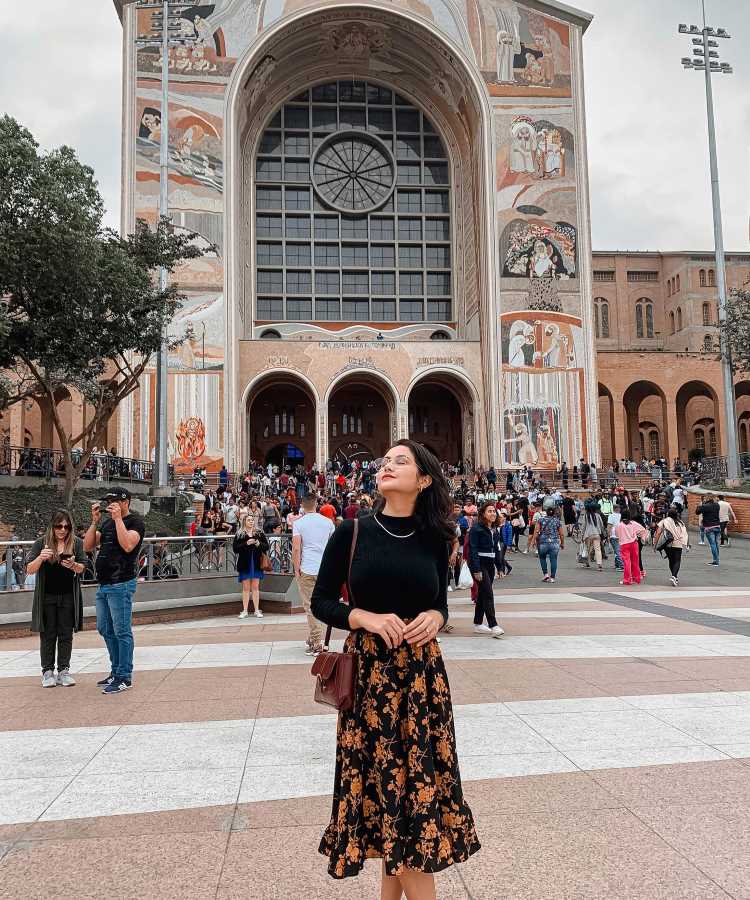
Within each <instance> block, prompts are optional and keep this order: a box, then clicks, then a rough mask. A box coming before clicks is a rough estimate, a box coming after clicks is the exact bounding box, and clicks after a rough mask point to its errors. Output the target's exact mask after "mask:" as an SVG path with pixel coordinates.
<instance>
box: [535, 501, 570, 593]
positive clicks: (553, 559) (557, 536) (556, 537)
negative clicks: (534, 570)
mask: <svg viewBox="0 0 750 900" xmlns="http://www.w3.org/2000/svg"><path fill="white" fill-rule="evenodd" d="M556 513H557V507H556V506H548V507H547V511H546V514H545V513H542V515H541V516H540V517H539V518H538V519H537V521H536V525H535V526H534V531H533V533H532V535H531V540H530V543H531V545H532V546H534V547H536V548H537V550H538V552H539V565H540V566H541V568H542V574H543V575H544V577H543V578H542V581H547V582H549V583H550V584H554V583H555V577H556V576H557V557H558V555H559V553H560V551H561V550H563V549H564V548H565V531H564V530H563V527H562V524H561V522H560V519H559V518H558V516H557V515H556ZM548 559H549V573H548V572H547V560H548Z"/></svg>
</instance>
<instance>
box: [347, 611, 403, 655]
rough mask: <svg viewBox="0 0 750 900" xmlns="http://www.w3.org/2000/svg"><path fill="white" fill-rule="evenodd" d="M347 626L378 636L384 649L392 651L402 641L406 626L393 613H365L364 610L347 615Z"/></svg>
mask: <svg viewBox="0 0 750 900" xmlns="http://www.w3.org/2000/svg"><path fill="white" fill-rule="evenodd" d="M349 625H350V626H351V627H352V628H363V629H364V630H365V631H369V632H370V634H378V635H380V637H381V638H383V640H384V641H385V645H386V647H388V649H389V650H392V649H393V648H394V647H398V645H399V644H400V643H401V641H403V639H404V631H405V629H406V625H405V624H404V621H403V619H400V618H399V617H398V616H397V615H396V614H395V613H386V614H385V615H381V614H380V613H372V612H367V611H366V610H364V609H354V610H352V611H351V613H350V614H349Z"/></svg>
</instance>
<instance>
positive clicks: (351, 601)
mask: <svg viewBox="0 0 750 900" xmlns="http://www.w3.org/2000/svg"><path fill="white" fill-rule="evenodd" d="M352 521H353V522H354V533H353V534H352V545H351V547H350V548H349V567H348V569H347V572H346V591H347V594H348V595H349V606H351V607H354V606H355V603H354V592H353V591H352V560H353V559H354V551H355V549H356V547H357V536H358V534H359V519H353V520H352ZM332 630H333V626H332V625H329V626H328V628H326V636H325V640H324V641H323V647H324V648H325V649H326V650H327V649H328V646H329V645H330V643H331V631H332Z"/></svg>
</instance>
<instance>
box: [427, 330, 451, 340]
mask: <svg viewBox="0 0 750 900" xmlns="http://www.w3.org/2000/svg"><path fill="white" fill-rule="evenodd" d="M450 339H451V336H450V335H449V334H448V332H447V331H433V332H432V334H431V335H430V340H431V341H449V340H450Z"/></svg>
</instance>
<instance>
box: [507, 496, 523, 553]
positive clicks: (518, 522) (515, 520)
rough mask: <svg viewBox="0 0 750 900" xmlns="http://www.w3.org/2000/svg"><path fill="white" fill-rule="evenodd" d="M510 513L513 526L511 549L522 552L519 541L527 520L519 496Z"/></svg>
mask: <svg viewBox="0 0 750 900" xmlns="http://www.w3.org/2000/svg"><path fill="white" fill-rule="evenodd" d="M509 515H510V524H511V527H512V528H513V545H512V546H511V550H512V551H513V552H514V553H520V552H521V550H520V547H519V546H518V541H519V540H520V538H521V535H522V534H523V533H524V531H525V530H526V520H525V519H524V517H523V507H522V506H521V505H520V504H519V503H518V498H516V500H515V502H514V505H513V508H512V509H511V511H510V513H509ZM526 552H528V551H526Z"/></svg>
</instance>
